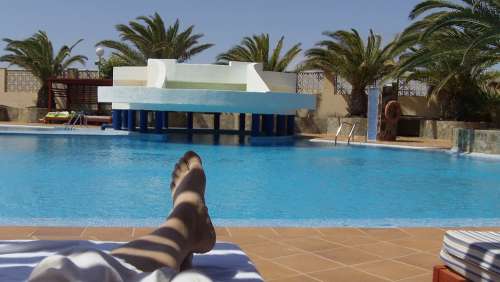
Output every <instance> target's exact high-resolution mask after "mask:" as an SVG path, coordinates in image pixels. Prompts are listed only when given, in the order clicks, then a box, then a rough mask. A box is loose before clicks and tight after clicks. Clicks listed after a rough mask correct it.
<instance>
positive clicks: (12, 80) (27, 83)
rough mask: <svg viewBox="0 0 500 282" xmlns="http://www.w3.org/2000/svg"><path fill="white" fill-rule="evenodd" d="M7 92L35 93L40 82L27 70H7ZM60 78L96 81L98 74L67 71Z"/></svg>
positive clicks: (85, 71)
mask: <svg viewBox="0 0 500 282" xmlns="http://www.w3.org/2000/svg"><path fill="white" fill-rule="evenodd" d="M6 76H7V78H6V81H7V92H37V91H38V90H39V89H40V87H41V83H40V81H39V80H38V79H37V78H36V77H35V76H34V75H33V74H32V73H31V72H29V71H27V70H7V72H6ZM60 78H79V79H98V78H99V73H98V72H97V71H92V70H77V69H68V70H66V71H64V73H63V74H62V75H61V76H60Z"/></svg>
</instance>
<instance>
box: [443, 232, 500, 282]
mask: <svg viewBox="0 0 500 282" xmlns="http://www.w3.org/2000/svg"><path fill="white" fill-rule="evenodd" d="M441 259H442V260H443V261H444V262H445V263H446V265H447V266H448V267H450V268H451V269H453V270H455V271H456V272H458V273H460V274H462V275H464V276H465V277H466V278H468V279H470V280H471V281H500V233H497V232H479V231H448V232H446V234H445V236H444V242H443V249H442V251H441Z"/></svg>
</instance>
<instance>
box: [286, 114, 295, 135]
mask: <svg viewBox="0 0 500 282" xmlns="http://www.w3.org/2000/svg"><path fill="white" fill-rule="evenodd" d="M286 134H287V135H295V116H294V115H290V116H287V117H286Z"/></svg>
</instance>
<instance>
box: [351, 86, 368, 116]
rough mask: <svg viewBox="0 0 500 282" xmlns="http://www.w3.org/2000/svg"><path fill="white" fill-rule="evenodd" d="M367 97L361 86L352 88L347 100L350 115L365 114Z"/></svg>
mask: <svg viewBox="0 0 500 282" xmlns="http://www.w3.org/2000/svg"><path fill="white" fill-rule="evenodd" d="M367 103H368V97H367V95H366V93H365V89H364V87H363V88H361V87H360V88H353V89H352V91H351V95H350V97H349V101H348V111H349V114H350V115H351V116H366V110H367V107H368V105H367Z"/></svg>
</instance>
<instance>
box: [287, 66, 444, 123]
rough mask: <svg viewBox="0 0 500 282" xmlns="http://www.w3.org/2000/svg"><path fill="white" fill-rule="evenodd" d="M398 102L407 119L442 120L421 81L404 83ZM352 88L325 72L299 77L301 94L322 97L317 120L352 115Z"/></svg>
mask: <svg viewBox="0 0 500 282" xmlns="http://www.w3.org/2000/svg"><path fill="white" fill-rule="evenodd" d="M396 85H397V87H398V101H399V102H400V104H401V110H402V114H403V115H407V116H418V117H423V118H428V119H434V118H437V117H439V107H438V105H437V103H436V101H435V100H432V99H430V100H429V99H428V98H427V93H428V87H427V85H426V84H425V83H422V82H418V81H408V82H407V81H404V80H400V81H397V83H396ZM351 90H352V87H351V85H350V84H349V83H348V82H347V81H346V80H344V79H343V78H341V77H340V76H338V75H330V76H329V75H326V74H325V73H323V72H321V71H306V72H300V73H298V76H297V92H298V93H309V94H318V99H317V107H316V108H317V110H316V112H315V117H317V118H328V117H344V116H346V115H348V112H347V101H348V99H349V95H350V93H351Z"/></svg>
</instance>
